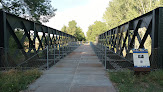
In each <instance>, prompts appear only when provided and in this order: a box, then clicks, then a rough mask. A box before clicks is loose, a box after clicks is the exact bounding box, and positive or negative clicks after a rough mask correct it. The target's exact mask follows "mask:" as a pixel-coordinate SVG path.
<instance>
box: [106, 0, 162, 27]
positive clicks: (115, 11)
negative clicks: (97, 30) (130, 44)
mask: <svg viewBox="0 0 163 92" xmlns="http://www.w3.org/2000/svg"><path fill="white" fill-rule="evenodd" d="M162 2H163V0H112V1H111V2H109V5H108V7H107V8H106V11H105V13H104V15H103V19H104V20H105V22H106V23H107V26H108V27H109V28H110V29H112V28H114V27H116V26H118V25H120V24H123V23H125V22H127V21H129V20H131V19H134V18H136V17H138V16H140V15H142V14H145V13H147V12H149V11H151V10H153V9H155V8H156V7H159V6H162V5H163V4H162Z"/></svg>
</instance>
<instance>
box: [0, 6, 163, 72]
mask: <svg viewBox="0 0 163 92" xmlns="http://www.w3.org/2000/svg"><path fill="white" fill-rule="evenodd" d="M0 20H1V21H0V53H1V54H0V67H1V68H7V67H8V68H10V67H24V68H31V67H39V68H48V67H49V66H51V65H53V64H55V63H56V62H57V61H58V60H59V59H61V58H63V57H64V56H66V55H67V54H69V53H70V52H72V51H73V50H74V49H76V48H77V47H78V46H80V44H79V43H78V42H77V39H76V38H75V37H73V36H71V35H69V34H66V33H64V32H61V31H59V30H56V29H52V28H50V27H47V26H44V25H41V24H38V23H35V22H32V21H29V20H26V19H23V18H20V17H17V16H15V15H12V14H8V13H5V12H3V11H0ZM162 30H163V8H162V7H160V8H157V9H155V10H153V11H151V12H149V13H146V14H144V15H142V16H140V17H137V18H135V19H133V20H131V21H128V22H126V23H124V24H122V25H120V26H118V27H115V28H113V29H111V30H109V31H107V32H105V33H103V34H100V35H99V36H98V43H96V44H93V43H91V46H92V48H93V49H94V51H95V53H96V55H97V56H98V58H99V59H100V60H101V62H102V63H103V64H104V66H105V67H106V68H107V69H116V70H118V69H122V68H133V60H132V49H134V48H146V49H148V51H149V55H150V63H151V67H152V68H163V36H162V35H163V31H162Z"/></svg>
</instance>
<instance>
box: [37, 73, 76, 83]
mask: <svg viewBox="0 0 163 92" xmlns="http://www.w3.org/2000/svg"><path fill="white" fill-rule="evenodd" d="M73 77H74V76H73V74H44V75H43V76H42V77H41V78H40V80H39V81H37V83H63V84H64V83H71V82H72V80H73Z"/></svg>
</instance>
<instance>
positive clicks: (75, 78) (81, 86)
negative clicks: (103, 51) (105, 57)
mask: <svg viewBox="0 0 163 92" xmlns="http://www.w3.org/2000/svg"><path fill="white" fill-rule="evenodd" d="M29 90H30V91H32V92H33V91H34V92H115V89H114V87H113V85H112V83H111V82H110V80H109V79H108V77H107V75H106V71H105V69H104V67H103V65H102V64H101V63H100V62H99V59H98V58H97V56H96V55H95V53H94V51H93V50H92V48H91V47H90V46H89V45H82V46H80V47H78V48H77V49H76V50H75V51H73V52H72V53H71V54H69V55H68V56H66V57H65V58H64V59H62V60H60V61H59V62H58V63H57V64H56V65H55V66H53V67H51V68H50V69H49V70H47V71H45V72H44V74H43V75H42V76H41V77H40V78H39V79H38V80H36V82H35V83H33V84H31V85H30V86H29Z"/></svg>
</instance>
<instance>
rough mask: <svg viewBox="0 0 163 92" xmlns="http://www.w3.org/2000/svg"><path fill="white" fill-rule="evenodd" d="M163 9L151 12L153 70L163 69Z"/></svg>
mask: <svg viewBox="0 0 163 92" xmlns="http://www.w3.org/2000/svg"><path fill="white" fill-rule="evenodd" d="M162 29H163V8H162V7H160V8H157V9H155V10H153V19H152V62H151V66H152V67H153V68H161V69H163V49H162V46H163V36H162V35H163V31H162Z"/></svg>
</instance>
